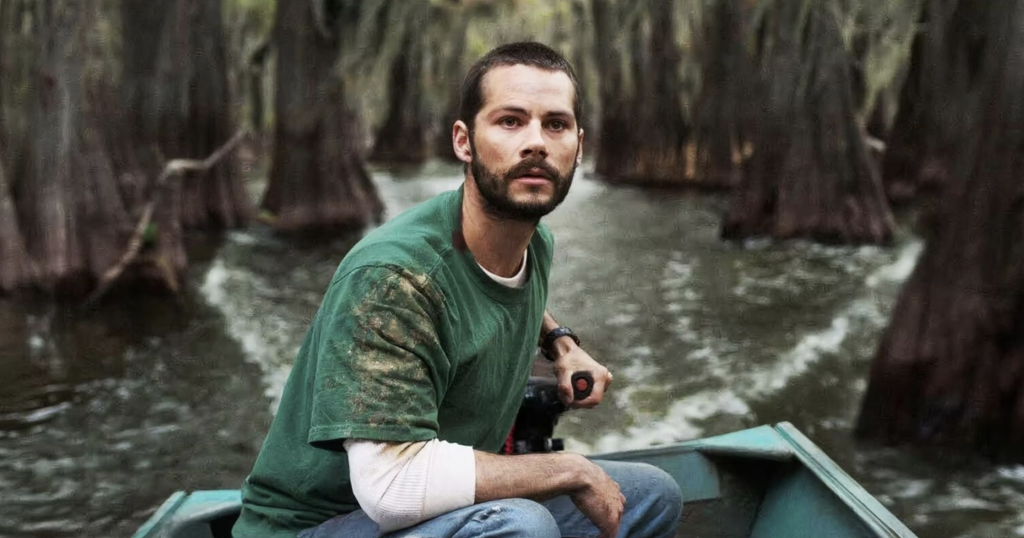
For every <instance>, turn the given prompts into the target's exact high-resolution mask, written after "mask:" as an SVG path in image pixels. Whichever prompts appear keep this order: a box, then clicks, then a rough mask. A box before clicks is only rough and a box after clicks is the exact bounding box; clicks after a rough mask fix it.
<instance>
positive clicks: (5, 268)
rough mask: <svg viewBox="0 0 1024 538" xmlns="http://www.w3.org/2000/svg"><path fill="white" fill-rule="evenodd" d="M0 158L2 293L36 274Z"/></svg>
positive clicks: (11, 289)
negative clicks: (20, 228) (22, 236)
mask: <svg viewBox="0 0 1024 538" xmlns="http://www.w3.org/2000/svg"><path fill="white" fill-rule="evenodd" d="M16 216H17V215H16V213H15V210H14V201H13V200H12V199H11V195H10V191H9V190H8V188H7V181H6V177H5V175H4V167H3V159H2V158H0V295H2V294H3V293H5V292H6V293H9V292H13V291H17V290H18V289H20V288H24V287H27V286H28V285H29V284H30V283H31V282H32V279H33V277H34V276H35V275H34V272H33V268H32V263H31V261H30V260H29V258H28V252H27V251H26V250H25V243H24V241H22V238H21V232H20V230H19V228H18V220H17V218H16Z"/></svg>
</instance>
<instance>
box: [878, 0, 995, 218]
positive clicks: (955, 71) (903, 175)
mask: <svg viewBox="0 0 1024 538" xmlns="http://www.w3.org/2000/svg"><path fill="white" fill-rule="evenodd" d="M983 4H984V3H983V2H970V1H961V0H927V2H926V3H925V7H924V9H923V10H922V13H921V20H920V25H919V26H920V27H921V28H922V31H920V32H918V34H917V35H916V37H915V38H914V42H913V45H912V49H911V59H910V70H909V72H908V73H907V77H906V81H905V82H904V85H903V89H902V90H901V92H900V97H899V101H900V102H899V108H898V109H897V113H896V117H895V119H894V121H893V127H892V131H891V134H890V138H889V141H888V144H887V149H886V153H885V157H884V159H883V164H882V176H883V178H884V182H885V190H886V194H887V195H888V197H889V199H890V200H891V201H893V202H894V203H906V202H909V201H910V200H912V199H913V198H914V196H915V194H916V193H917V192H918V191H919V190H921V191H925V192H932V191H936V190H938V189H940V188H941V186H942V185H945V184H946V183H948V182H949V181H950V178H951V177H952V175H953V174H954V170H953V169H952V162H953V157H952V156H953V155H955V154H956V153H957V152H958V151H959V148H960V146H961V145H962V144H963V143H964V140H963V137H962V133H964V132H966V131H967V130H968V129H970V127H971V125H972V123H973V122H974V121H975V118H974V116H973V114H974V111H975V110H976V108H977V107H976V106H974V105H973V104H972V103H973V101H974V100H975V99H976V98H977V85H978V71H979V64H980V61H981V58H982V57H984V47H985V43H986V39H985V35H986V34H985V31H984V28H983V23H984V21H983V20H982V17H983V15H981V13H982V12H983V7H984V6H983Z"/></svg>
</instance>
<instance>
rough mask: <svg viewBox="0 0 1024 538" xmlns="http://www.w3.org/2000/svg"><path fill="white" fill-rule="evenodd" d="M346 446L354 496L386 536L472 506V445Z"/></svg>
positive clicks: (351, 441) (357, 443)
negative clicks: (386, 533)
mask: <svg viewBox="0 0 1024 538" xmlns="http://www.w3.org/2000/svg"><path fill="white" fill-rule="evenodd" d="M344 446H345V450H346V451H347V452H348V466H349V478H350V480H351V483H352V492H353V493H355V496H356V500H358V501H359V507H360V508H362V509H363V511H364V512H366V515H368V516H369V517H370V519H372V520H373V521H374V522H375V523H377V525H378V526H379V527H380V529H381V530H382V531H384V532H391V531H395V530H398V529H404V528H406V527H410V526H412V525H415V524H417V523H420V522H421V521H426V520H428V519H431V518H434V517H437V516H439V515H441V514H445V513H447V512H451V511H452V510H457V509H459V508H464V507H466V506H470V505H472V504H473V503H474V502H475V499H476V455H475V454H474V452H473V447H468V446H464V445H458V444H455V443H448V442H445V441H439V440H437V439H433V440H431V441H420V442H415V443H386V442H379V441H368V440H362V439H347V440H345V442H344Z"/></svg>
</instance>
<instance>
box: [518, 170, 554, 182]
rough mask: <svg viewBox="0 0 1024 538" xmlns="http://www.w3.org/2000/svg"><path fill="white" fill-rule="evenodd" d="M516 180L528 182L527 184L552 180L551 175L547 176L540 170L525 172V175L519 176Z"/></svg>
mask: <svg viewBox="0 0 1024 538" xmlns="http://www.w3.org/2000/svg"><path fill="white" fill-rule="evenodd" d="M516 179H522V180H525V181H529V182H533V181H551V180H552V178H551V175H550V174H548V173H547V172H546V171H545V170H544V169H542V168H531V169H529V170H527V171H526V173H525V174H523V175H521V176H519V177H518V178H516Z"/></svg>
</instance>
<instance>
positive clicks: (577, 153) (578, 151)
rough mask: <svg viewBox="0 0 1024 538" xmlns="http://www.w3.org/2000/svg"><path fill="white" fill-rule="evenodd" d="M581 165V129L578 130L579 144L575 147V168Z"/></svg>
mask: <svg viewBox="0 0 1024 538" xmlns="http://www.w3.org/2000/svg"><path fill="white" fill-rule="evenodd" d="M581 164H583V129H580V134H579V143H578V145H577V147H576V166H579V165H581Z"/></svg>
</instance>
